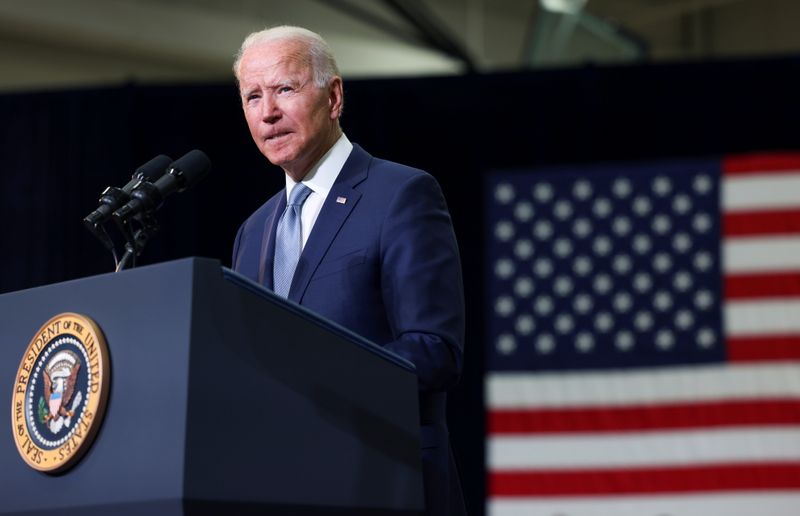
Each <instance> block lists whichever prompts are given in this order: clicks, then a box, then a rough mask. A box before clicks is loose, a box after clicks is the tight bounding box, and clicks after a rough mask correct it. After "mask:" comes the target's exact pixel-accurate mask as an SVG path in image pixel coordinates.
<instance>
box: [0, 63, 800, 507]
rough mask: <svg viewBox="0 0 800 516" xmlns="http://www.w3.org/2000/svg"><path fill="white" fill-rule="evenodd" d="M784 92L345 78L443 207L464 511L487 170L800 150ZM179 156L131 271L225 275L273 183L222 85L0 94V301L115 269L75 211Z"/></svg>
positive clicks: (382, 144)
mask: <svg viewBox="0 0 800 516" xmlns="http://www.w3.org/2000/svg"><path fill="white" fill-rule="evenodd" d="M798 92H800V59H796V58H793V59H779V60H764V61H750V62H717V63H696V64H673V65H657V66H656V65H652V66H635V67H591V66H589V67H585V68H581V69H575V70H555V71H548V72H536V73H533V72H532V73H508V74H493V75H476V76H466V77H452V78H451V77H448V78H426V79H398V80H373V81H350V82H346V84H345V97H346V103H345V112H344V118H343V121H342V124H343V126H344V129H345V131H346V133H347V134H348V136H349V137H350V139H351V140H352V141H354V142H358V143H360V144H361V145H362V146H364V147H365V148H366V149H367V150H368V151H369V152H371V153H372V154H374V155H376V156H380V157H383V158H387V159H392V160H395V161H400V162H403V163H406V164H410V165H413V166H416V167H420V168H423V169H426V170H428V171H430V172H431V173H432V174H434V175H435V176H436V177H437V178H438V179H439V181H440V183H441V184H442V187H443V189H444V192H445V196H446V197H447V200H448V203H449V205H450V209H451V212H452V214H453V219H454V223H455V228H456V232H457V235H458V238H459V244H460V246H461V253H462V260H463V262H464V274H465V279H466V281H465V284H466V295H467V310H468V325H469V327H468V332H467V335H468V341H467V348H466V370H465V373H464V377H463V381H462V382H461V384H460V386H459V387H458V389H457V391H456V393H455V395H454V396H452V397H451V406H450V419H451V427H452V436H453V440H454V444H455V447H456V451H457V453H458V456H459V459H460V463H461V467H462V472H463V476H464V478H463V482H464V484H465V492H466V495H467V498H468V499H467V502H468V505H469V508H470V512H471V514H483V511H484V506H483V500H484V485H483V483H484V475H483V429H484V415H483V385H482V372H483V353H484V350H483V339H482V336H483V332H484V328H483V322H482V321H483V319H482V313H483V310H484V304H483V301H482V299H483V296H482V294H483V282H482V281H481V279H480V278H482V276H483V234H484V233H485V231H486V230H485V228H484V227H483V222H482V220H483V218H482V206H481V203H482V198H483V197H482V194H481V191H482V186H483V174H484V172H486V171H487V170H491V169H501V168H507V167H533V166H536V165H543V164H553V163H579V162H598V161H601V162H602V161H606V162H608V161H628V160H639V159H652V158H664V157H670V156H681V157H689V156H705V155H718V154H724V153H731V152H744V151H750V150H773V149H774V150H792V149H794V150H796V149H800V136H798V135H799V134H800V132H798V130H797V129H796V127H797V120H800V103H799V102H798V100H797V95H798ZM192 148H200V149H202V150H204V151H206V152H207V153H208V155H209V156H210V157H211V160H212V162H213V165H214V171H213V173H212V175H211V176H210V177H209V178H207V179H206V180H205V181H204V182H203V183H202V184H201V185H200V186H199V187H198V188H196V189H195V190H194V191H190V192H187V193H184V194H181V195H180V196H176V197H175V198H174V199H170V201H169V202H168V203H167V204H166V205H165V206H164V208H163V209H162V210H161V211H160V212H159V218H160V220H161V223H162V230H161V232H160V234H159V235H158V236H157V237H156V238H155V239H154V240H153V241H152V242H151V244H150V245H149V247H148V249H147V250H146V252H145V255H144V257H143V259H142V260H141V263H143V264H147V263H154V262H159V261H163V260H169V259H174V258H179V257H183V256H190V255H201V256H210V257H214V258H219V259H220V260H221V261H222V262H223V264H225V265H229V261H230V259H229V256H230V254H229V253H230V247H231V244H232V242H233V238H234V235H235V231H236V228H237V227H238V225H239V223H240V222H241V221H242V220H243V219H244V218H245V217H246V216H247V215H248V214H249V213H250V212H251V211H253V210H254V209H255V208H256V207H257V206H259V205H260V204H261V203H262V202H264V201H265V200H266V199H267V198H268V196H269V195H271V194H272V193H273V192H275V191H276V190H278V189H279V188H281V186H282V184H283V178H282V174H281V172H280V170H279V169H277V168H275V167H272V166H271V165H269V164H268V163H267V162H266V161H265V159H264V158H263V157H262V156H261V155H260V154H259V153H258V151H257V149H256V148H255V146H254V144H253V143H252V142H251V140H250V136H249V134H248V131H247V127H246V125H245V123H244V120H243V117H242V115H241V108H240V106H239V100H238V96H237V92H236V90H235V87H234V86H233V84H232V83H231V84H224V85H209V86H186V85H182V86H170V87H153V86H137V85H128V86H124V87H118V88H108V89H102V90H85V91H69V92H42V93H30V94H14V95H3V96H0V172H1V173H2V188H1V189H0V221H2V222H1V224H2V240H0V241H1V242H2V244H1V245H2V253H0V256H1V257H2V258H0V260H1V262H0V265H2V269H0V270H2V275H0V292H7V291H13V290H18V289H22V288H29V287H33V286H37V285H42V284H46V283H51V282H57V281H64V280H69V279H73V278H78V277H83V276H87V275H92V274H99V273H104V272H110V271H112V270H113V261H112V259H111V257H110V256H108V255H107V254H106V252H105V251H104V250H103V249H102V248H101V247H100V245H99V244H98V243H97V242H96V241H95V240H94V238H93V237H92V236H91V235H90V234H89V233H88V232H87V231H86V230H85V229H84V228H83V226H82V224H81V219H82V218H83V216H85V215H86V214H88V213H89V212H90V211H92V210H93V209H94V208H95V207H96V202H97V198H98V196H99V194H100V192H101V191H102V190H103V189H104V188H105V187H106V186H108V185H115V186H120V185H122V184H124V183H125V182H127V180H128V177H129V176H130V174H131V173H132V171H133V170H134V169H135V168H136V167H137V166H138V165H140V164H142V163H144V162H145V161H147V160H148V159H150V158H151V157H153V156H155V155H156V154H160V153H166V154H168V155H170V156H172V157H173V158H178V157H180V156H181V155H183V154H184V153H185V152H187V151H189V150H190V149H192Z"/></svg>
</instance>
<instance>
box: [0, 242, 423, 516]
mask: <svg viewBox="0 0 800 516" xmlns="http://www.w3.org/2000/svg"><path fill="white" fill-rule="evenodd" d="M63 312H76V313H80V314H83V315H86V316H88V317H90V318H92V319H93V320H94V321H95V322H96V323H97V325H98V326H99V327H100V329H101V330H102V332H103V334H104V335H105V339H106V341H107V343H108V353H109V356H110V369H111V371H110V374H111V376H110V381H111V383H110V391H109V395H108V403H107V408H106V411H105V416H104V419H103V421H102V424H101V426H100V428H99V431H98V433H97V435H96V437H95V439H94V441H93V443H91V444H90V447H89V449H88V451H87V452H86V454H85V455H84V456H83V458H82V459H81V460H80V461H79V462H77V464H76V465H75V466H74V467H72V468H71V469H69V470H67V471H66V472H63V473H60V474H56V475H51V474H46V473H41V472H39V471H36V470H34V469H32V468H31V467H29V466H28V465H27V464H26V463H25V462H24V461H23V459H22V458H21V456H20V454H19V453H18V452H17V448H16V446H15V444H14V438H13V432H12V426H11V424H10V420H9V419H8V418H7V416H6V418H2V417H0V514H2V515H6V514H17V513H24V514H26V515H40V514H41V515H44V514H52V515H56V514H58V515H62V516H63V515H83V516H86V515H101V514H103V515H106V514H111V515H113V516H126V515H134V514H136V515H138V514H146V515H148V516H158V515H178V514H276V515H281V516H294V515H298V516H299V515H314V516H316V515H320V516H321V515H345V514H346V515H352V516H361V515H363V516H367V515H369V516H371V515H376V516H377V515H382V516H383V515H387V516H388V515H417V514H422V512H423V505H424V501H423V500H424V497H423V487H422V468H421V463H420V449H419V414H418V408H417V403H418V401H417V380H416V374H415V372H414V367H413V366H412V365H411V364H410V363H409V362H407V361H405V360H403V359H402V358H400V357H397V356H396V355H394V354H392V353H390V352H388V351H385V350H383V349H381V348H379V347H378V346H376V345H374V344H372V343H370V342H368V341H366V340H364V339H362V338H360V337H359V336H357V335H355V334H353V333H351V332H349V331H347V330H346V329H344V328H342V327H340V326H337V325H335V324H334V323H331V322H329V321H327V320H325V319H323V318H321V317H319V316H316V315H314V314H313V313H311V312H309V311H307V310H305V309H303V308H302V307H300V306H298V305H296V304H294V303H291V302H288V301H286V300H284V299H282V298H279V297H277V296H275V295H273V294H272V293H271V292H269V291H266V290H265V289H263V288H261V286H259V285H257V284H255V283H253V282H251V281H249V280H247V279H245V278H243V277H241V276H239V275H237V274H236V273H234V272H232V271H230V270H228V269H225V268H222V267H221V266H220V264H219V262H217V261H215V260H210V259H201V258H189V259H184V260H177V261H174V262H167V263H163V264H159V265H153V266H148V267H142V268H139V269H134V270H130V271H125V272H121V273H118V274H104V275H100V276H94V277H90V278H85V279H80V280H75V281H68V282H64V283H59V284H55V285H48V286H44V287H39V288H33V289H30V290H24V291H20V292H14V293H10V294H4V295H2V296H0V319H1V320H2V324H0V389H1V390H0V393H2V394H0V400H4V403H7V404H9V405H7V409H10V408H11V406H10V402H11V399H12V392H11V391H12V389H11V387H12V384H13V383H14V382H15V380H16V374H17V367H18V365H19V364H20V360H21V359H22V356H23V353H24V352H25V350H26V347H27V346H28V343H29V342H30V341H31V339H32V337H33V336H34V335H35V333H36V332H37V330H38V329H39V327H41V326H42V324H44V323H45V321H47V320H48V319H50V318H51V317H53V316H54V315H56V314H59V313H63ZM0 410H2V409H0ZM9 412H11V411H7V412H6V414H8V413H9ZM4 419H5V421H3V420H4Z"/></svg>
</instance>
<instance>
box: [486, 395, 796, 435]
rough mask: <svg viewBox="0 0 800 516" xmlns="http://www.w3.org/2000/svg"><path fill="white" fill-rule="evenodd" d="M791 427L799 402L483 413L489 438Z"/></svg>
mask: <svg viewBox="0 0 800 516" xmlns="http://www.w3.org/2000/svg"><path fill="white" fill-rule="evenodd" d="M797 424H800V399H757V400H729V401H716V402H704V403H701V402H697V403H681V404H678V403H675V404H658V405H637V406H625V407H614V406H604V407H585V406H583V407H578V408H568V409H566V408H562V409H559V408H552V409H516V410H509V409H503V410H499V409H494V410H490V411H489V420H488V423H487V428H488V431H489V433H490V434H536V433H566V432H627V431H640V430H668V429H679V428H710V427H722V426H760V425H797Z"/></svg>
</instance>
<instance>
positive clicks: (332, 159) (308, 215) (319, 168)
mask: <svg viewBox="0 0 800 516" xmlns="http://www.w3.org/2000/svg"><path fill="white" fill-rule="evenodd" d="M352 150H353V144H352V143H350V140H348V139H347V136H345V135H344V133H342V135H341V136H340V137H339V139H338V140H336V143H334V144H333V147H331V148H330V149H329V150H328V152H326V153H325V155H324V156H322V158H320V160H319V161H318V162H317V163H316V164H315V165H314V166H313V167H311V170H309V171H308V174H306V177H304V178H303V181H301V182H302V183H303V184H304V185H306V186H307V187H309V188H310V189H311V193H310V194H309V195H308V197H307V198H306V202H305V203H303V208H302V210H301V212H300V224H301V226H302V238H303V248H305V246H306V242H307V241H308V235H310V234H311V230H312V229H313V228H314V223H315V222H316V221H317V217H318V216H319V212H320V210H321V209H322V204H323V203H324V202H325V199H326V198H327V197H328V193H329V192H330V191H331V188H332V187H333V183H334V182H336V178H337V177H339V172H340V171H341V170H342V167H343V166H344V162H345V161H347V158H348V157H349V156H350V151H352ZM296 184H297V183H296V182H295V181H294V180H293V179H292V178H291V177H289V176H288V175H287V176H286V201H287V202H288V201H289V194H290V193H292V188H294V186H295V185H296Z"/></svg>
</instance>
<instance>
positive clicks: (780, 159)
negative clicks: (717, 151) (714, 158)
mask: <svg viewBox="0 0 800 516" xmlns="http://www.w3.org/2000/svg"><path fill="white" fill-rule="evenodd" d="M722 171H723V173H724V174H758V173H766V174H773V173H780V172H791V171H800V154H798V153H788V152H787V153H771V154H743V155H742V154H740V155H736V156H726V157H725V158H723V159H722Z"/></svg>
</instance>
